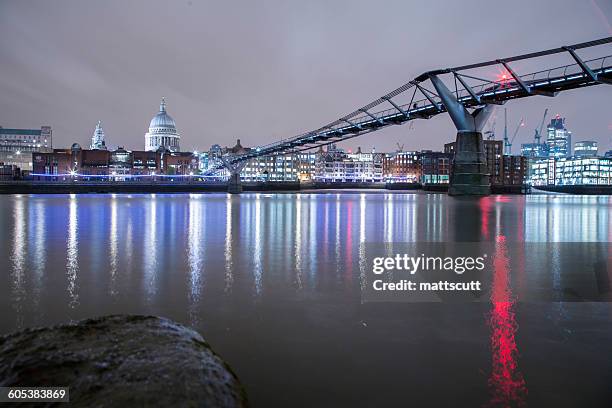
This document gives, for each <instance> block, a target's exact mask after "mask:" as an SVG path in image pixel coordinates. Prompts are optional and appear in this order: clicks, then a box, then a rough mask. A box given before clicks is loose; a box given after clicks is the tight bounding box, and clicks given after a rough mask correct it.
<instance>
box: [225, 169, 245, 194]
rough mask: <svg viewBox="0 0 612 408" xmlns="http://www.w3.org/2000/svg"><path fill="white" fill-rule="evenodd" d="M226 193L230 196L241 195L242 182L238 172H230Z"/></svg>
mask: <svg viewBox="0 0 612 408" xmlns="http://www.w3.org/2000/svg"><path fill="white" fill-rule="evenodd" d="M227 192H228V193H230V194H240V193H242V181H241V180H240V172H237V173H236V172H233V173H232V172H230V178H229V181H228V183H227Z"/></svg>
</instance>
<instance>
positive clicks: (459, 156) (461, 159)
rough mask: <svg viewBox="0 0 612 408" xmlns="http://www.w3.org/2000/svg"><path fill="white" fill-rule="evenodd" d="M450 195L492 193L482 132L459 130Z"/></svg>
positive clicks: (449, 189)
mask: <svg viewBox="0 0 612 408" xmlns="http://www.w3.org/2000/svg"><path fill="white" fill-rule="evenodd" d="M448 194H449V195H489V194H491V181H490V174H489V172H488V169H487V159H486V156H485V153H484V145H483V140H482V133H480V132H457V139H456V142H455V158H454V160H453V164H452V169H451V179H450V186H449V188H448Z"/></svg>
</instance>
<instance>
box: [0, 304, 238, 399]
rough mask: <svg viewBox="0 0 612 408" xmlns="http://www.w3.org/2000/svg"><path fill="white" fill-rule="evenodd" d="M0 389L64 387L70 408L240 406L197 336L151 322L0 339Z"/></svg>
mask: <svg viewBox="0 0 612 408" xmlns="http://www.w3.org/2000/svg"><path fill="white" fill-rule="evenodd" d="M0 386H3V387H11V386H20V387H43V386H47V387H50V386H57V387H69V388H70V402H71V404H70V405H71V406H87V407H111V406H112V407H115V406H173V407H176V406H183V407H246V406H247V399H246V394H245V392H244V390H243V388H242V386H241V384H240V383H239V381H238V379H237V377H236V375H235V374H234V373H233V372H232V371H231V369H230V368H229V366H228V365H227V364H226V363H225V362H224V361H223V360H222V359H221V358H220V357H219V356H218V355H217V354H216V353H215V352H214V351H213V350H212V349H211V348H210V346H209V345H208V343H206V341H204V339H203V338H202V336H201V335H200V334H198V333H197V332H195V331H194V330H192V329H189V328H187V327H184V326H182V325H180V324H178V323H175V322H173V321H171V320H168V319H164V318H159V317H153V316H124V315H117V316H106V317H100V318H96V319H89V320H83V321H81V322H78V323H75V324H68V325H62V326H55V327H49V328H36V329H26V330H23V331H20V332H16V333H13V334H9V335H7V336H3V337H0ZM26 405H27V404H22V405H20V406H26Z"/></svg>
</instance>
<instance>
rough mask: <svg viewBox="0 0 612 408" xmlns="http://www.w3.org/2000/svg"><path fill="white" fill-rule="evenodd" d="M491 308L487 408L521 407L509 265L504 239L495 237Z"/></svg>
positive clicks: (522, 392)
mask: <svg viewBox="0 0 612 408" xmlns="http://www.w3.org/2000/svg"><path fill="white" fill-rule="evenodd" d="M493 266H494V272H493V287H492V291H491V303H492V309H491V314H490V316H489V322H488V323H489V327H490V328H491V351H492V369H491V375H490V377H489V390H490V392H491V398H490V400H489V404H488V406H491V407H520V406H525V404H526V401H525V399H526V396H527V386H526V384H525V379H524V378H523V374H522V373H521V372H520V370H519V368H518V362H517V359H518V354H519V353H518V349H517V346H516V339H515V334H516V331H517V323H516V315H515V312H514V297H513V295H512V290H511V287H510V275H509V272H510V262H509V259H508V254H507V246H506V238H505V237H504V236H498V237H497V242H496V254H495V259H494V261H493Z"/></svg>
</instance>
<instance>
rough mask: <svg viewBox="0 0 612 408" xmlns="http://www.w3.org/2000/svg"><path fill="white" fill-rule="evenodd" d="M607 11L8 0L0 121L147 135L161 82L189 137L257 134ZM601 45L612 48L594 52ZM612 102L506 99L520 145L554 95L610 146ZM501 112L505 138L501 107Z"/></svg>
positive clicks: (560, 3) (411, 138)
mask: <svg viewBox="0 0 612 408" xmlns="http://www.w3.org/2000/svg"><path fill="white" fill-rule="evenodd" d="M611 21H612V1H610V0H538V1H534V0H516V1H510V0H507V1H503V2H501V1H491V0H489V1H485V0H482V1H480V0H478V1H477V0H462V1H456V0H448V1H436V0H430V1H408V0H397V1H381V0H379V1H372V0H368V1H361V0H351V1H338V0H322V1H319V0H308V1H299V2H298V1H296V2H290V1H267V0H259V1H231V0H227V1H218V2H211V1H200V0H191V1H187V0H185V1H158V0H156V1H152V0H146V1H129V0H112V1H108V0H107V1H85V0H54V1H47V0H39V1H34V0H27V1H25V0H24V1H21V0H0V70H1V75H0V126H2V127H16V128H38V127H40V126H41V125H51V126H52V127H53V133H54V147H58V148H59V147H64V146H69V145H70V144H71V143H73V142H75V141H76V142H79V143H81V144H82V145H84V146H86V145H89V143H90V138H91V134H92V133H93V130H94V128H95V125H96V122H97V121H98V120H101V121H102V124H103V127H104V130H105V132H106V137H107V145H109V146H111V147H113V146H117V145H123V146H125V147H126V148H128V149H143V147H144V134H145V132H146V131H147V128H148V125H149V121H150V120H151V118H152V117H153V115H154V114H155V113H156V112H157V110H158V108H159V101H160V98H161V97H162V96H165V97H166V101H167V106H168V112H169V113H170V114H171V116H172V117H173V118H174V119H175V120H176V122H177V128H178V131H179V133H180V134H181V147H182V150H193V149H199V150H203V149H208V148H209V147H210V145H212V144H214V143H219V144H221V145H223V146H225V145H232V144H233V143H234V140H235V139H236V138H241V139H242V141H243V144H244V145H248V146H254V145H258V144H264V143H268V142H271V141H274V140H278V139H280V138H284V137H288V136H292V135H294V134H297V133H301V132H303V131H308V130H312V129H315V128H317V127H319V126H321V125H324V124H326V123H328V122H331V121H333V120H335V119H336V118H337V117H339V116H342V115H344V114H346V113H349V112H351V111H353V110H355V109H356V108H358V107H360V106H362V105H364V104H366V103H368V102H370V101H371V100H373V99H376V98H378V97H379V96H381V95H383V94H385V93H386V92H388V91H390V90H392V89H394V88H396V87H398V86H400V85H402V84H403V83H405V82H407V81H409V80H411V79H412V78H414V77H415V76H417V75H418V74H420V73H422V72H424V71H427V70H430V69H435V68H443V67H448V66H456V65H461V64H467V63H471V62H478V61H481V60H486V59H493V58H501V57H505V56H511V55H515V54H520V53H525V52H530V51H537V50H540V49H546V48H552V47H557V46H561V45H567V44H574V43H578V42H583V41H588V40H592V39H596V38H602V37H607V36H612V27H611ZM597 54H599V55H597ZM604 54H605V55H610V54H612V48H611V47H601V48H600V50H599V51H597V52H596V53H595V54H594V55H595V56H602V55H604ZM565 58H566V59H564V60H563V61H564V62H567V63H571V60H569V59H567V57H565ZM542 64H543V65H541V66H537V65H536V66H535V69H536V70H537V69H538V68H540V69H541V68H546V67H547V66H545V65H544V64H545V62H542ZM518 68H525V67H520V66H519V67H518ZM611 106H612V87H611V86H606V85H599V86H595V87H591V88H588V89H581V90H574V91H569V92H566V93H561V94H560V95H559V96H557V97H556V98H546V97H533V98H527V99H523V100H518V101H512V102H509V103H508V104H506V107H507V108H508V118H509V128H510V129H512V131H513V130H514V127H515V126H516V123H517V122H518V121H519V119H520V117H522V116H524V117H525V121H526V127H525V128H524V129H522V130H521V133H519V135H518V137H517V141H516V142H515V146H518V144H520V143H521V142H526V141H531V140H532V137H533V129H534V128H535V127H537V126H538V124H539V122H540V120H541V116H542V113H543V110H544V108H545V107H548V108H550V110H551V113H553V114H556V113H559V114H561V115H562V116H565V117H567V125H568V127H569V128H570V129H571V130H572V131H573V133H574V135H575V136H574V141H576V140H584V139H593V140H597V141H599V142H600V143H601V145H602V150H607V149H612V146H611V145H610V144H611V139H612V108H611ZM497 115H498V118H497V131H498V132H497V133H498V137H500V138H501V137H502V130H503V108H502V110H500V111H498V113H497ZM454 137H455V130H454V128H453V126H452V123H451V121H450V118H448V116H446V115H439V116H437V117H435V118H433V119H430V120H428V121H424V120H420V121H416V122H414V125H413V126H411V127H409V126H408V125H404V126H396V127H393V128H389V129H387V130H383V131H380V132H376V133H373V134H369V135H365V136H362V137H359V138H357V139H354V140H352V141H350V142H347V147H350V148H355V147H356V146H362V147H363V148H364V149H370V148H371V147H372V146H375V147H376V149H377V150H378V151H390V150H393V149H395V145H396V143H397V142H399V143H401V144H404V145H405V149H422V148H429V149H438V150H440V149H442V144H443V143H445V142H447V141H450V140H453V139H454ZM515 152H516V149H515Z"/></svg>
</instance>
